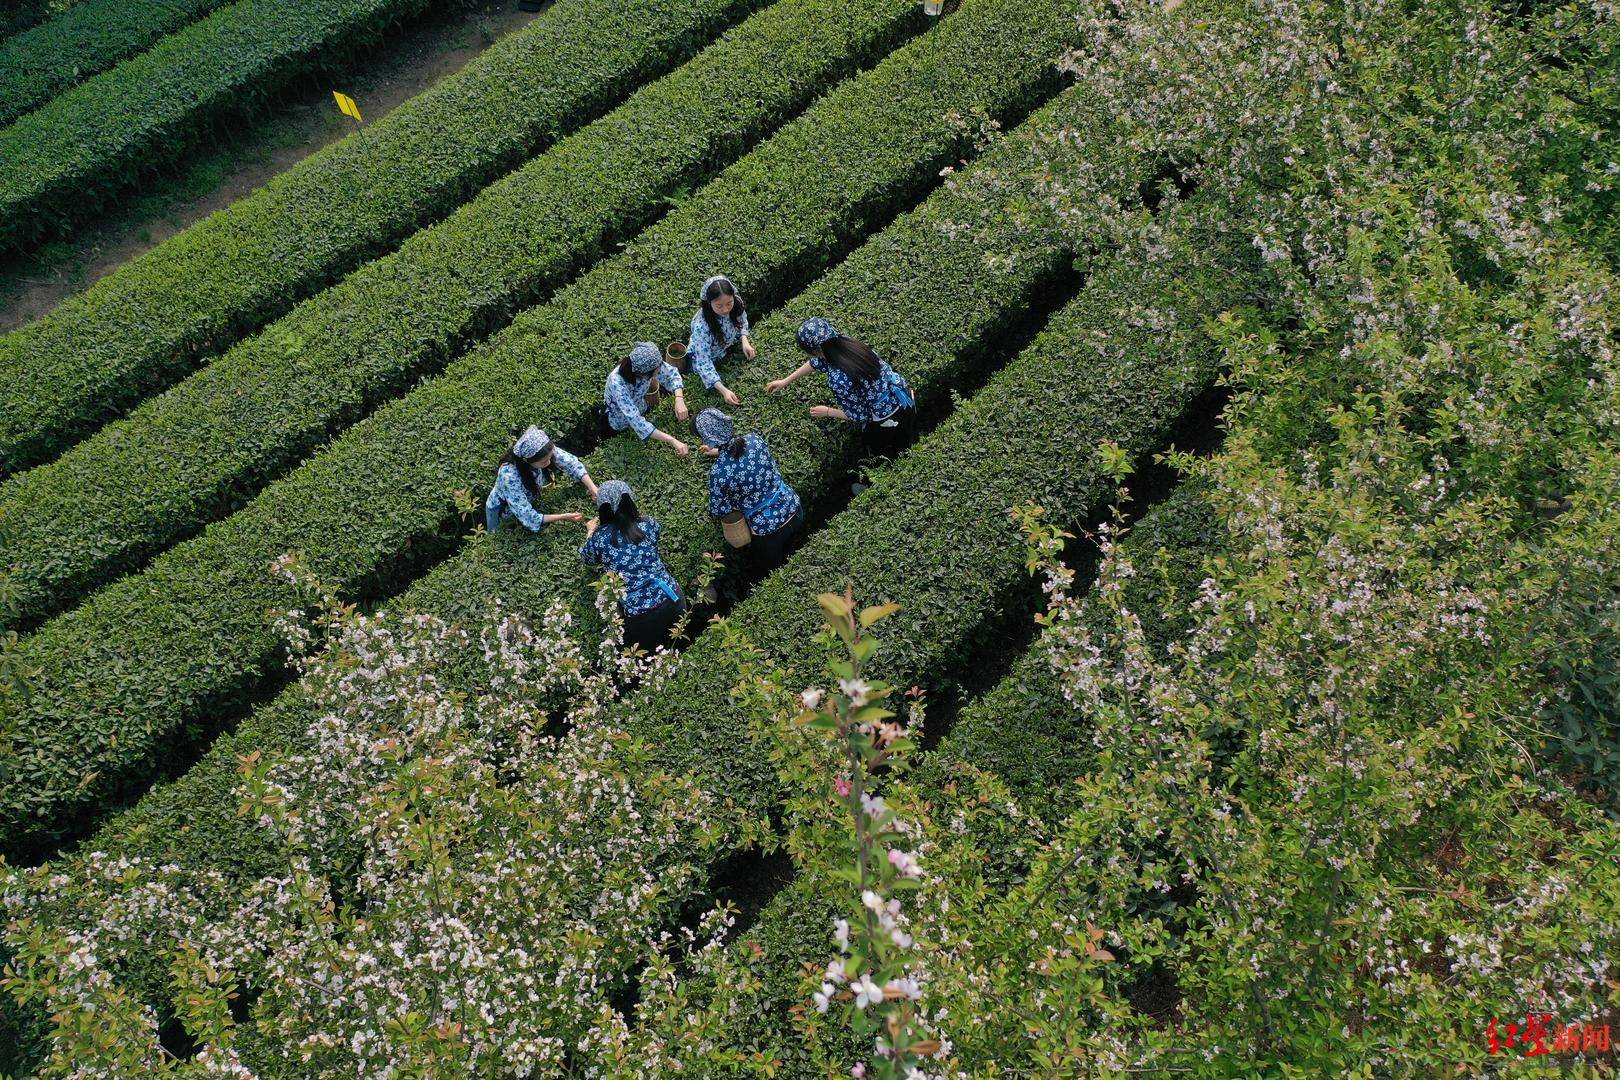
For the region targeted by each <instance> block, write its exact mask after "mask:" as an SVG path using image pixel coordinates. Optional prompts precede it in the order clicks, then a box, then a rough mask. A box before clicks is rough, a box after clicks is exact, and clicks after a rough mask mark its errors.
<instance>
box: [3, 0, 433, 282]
mask: <svg viewBox="0 0 1620 1080" xmlns="http://www.w3.org/2000/svg"><path fill="white" fill-rule="evenodd" d="M427 7H428V0H330V2H328V3H324V4H308V3H303V2H301V0H245V2H242V3H237V4H232V5H231V6H230V7H226V8H221V9H220V10H219V11H216V12H214V13H213V14H212V15H210V16H208V17H207V18H205V19H202V20H200V21H199V22H195V23H193V24H192V25H190V26H189V27H187V28H186V29H184V30H181V31H180V32H179V33H177V34H174V35H173V36H171V37H167V38H164V39H163V40H162V41H160V42H158V44H157V45H156V46H155V47H154V48H152V49H151V50H150V51H148V52H145V53H142V54H141V55H140V56H137V57H135V58H133V59H131V60H127V61H125V62H124V63H122V64H119V65H118V66H117V67H115V68H113V69H112V70H111V71H107V72H103V73H102V74H100V75H97V76H96V77H95V78H93V79H89V80H87V81H85V82H82V83H80V84H79V85H78V86H75V87H73V88H72V89H71V90H68V91H67V92H65V93H63V94H62V95H61V96H60V97H57V98H55V99H54V100H52V101H51V102H50V103H49V104H48V105H46V106H44V107H43V108H40V109H36V110H35V111H33V112H31V113H29V114H28V115H26V116H24V117H22V118H21V119H20V120H18V121H17V122H16V123H14V124H12V125H11V126H10V127H8V128H6V129H5V130H4V131H0V162H4V163H5V168H4V169H3V170H0V252H7V251H14V250H17V249H20V248H25V247H28V246H29V245H31V244H33V243H34V242H36V241H38V240H39V239H41V238H42V237H50V236H55V235H59V234H61V233H63V232H65V231H66V230H67V229H68V228H69V227H71V226H72V225H73V224H74V223H76V222H77V221H79V220H80V219H82V218H83V217H84V216H86V215H87V214H89V213H90V212H91V211H92V210H93V209H94V208H95V207H97V206H99V205H101V204H102V201H103V199H104V198H105V197H106V196H109V195H112V194H113V193H115V192H117V191H118V190H120V189H122V188H123V187H125V186H127V185H128V184H129V183H130V180H131V178H132V177H135V176H138V175H139V174H140V173H141V172H142V171H143V170H145V169H150V168H152V167H153V164H152V163H153V162H156V161H160V160H163V159H166V158H172V157H174V156H177V155H179V154H181V153H184V152H185V151H186V150H187V149H189V147H190V146H191V145H192V144H193V142H194V141H195V140H196V138H197V137H198V135H199V134H200V133H202V132H203V131H205V130H206V129H207V127H208V126H209V125H210V124H213V123H218V122H220V121H223V120H225V119H227V118H230V117H232V116H237V115H240V114H242V113H244V112H248V111H250V110H252V109H253V108H255V107H256V106H259V105H261V104H262V103H263V102H264V100H265V99H267V98H268V97H270V96H271V95H273V94H275V93H276V92H277V91H279V90H280V89H281V88H282V87H285V86H287V85H289V84H290V83H291V82H292V81H293V80H295V79H297V78H299V77H300V76H305V75H315V74H319V73H321V72H325V71H332V70H335V69H336V67H337V65H338V64H340V63H341V62H342V61H343V59H345V58H346V57H347V56H349V55H352V54H353V53H354V52H355V51H357V50H358V49H360V48H362V47H364V46H365V45H367V44H369V43H370V42H371V41H372V40H375V39H376V38H377V37H378V36H379V35H380V34H382V33H383V32H384V31H386V30H387V29H389V28H390V27H392V26H394V25H397V24H399V23H401V22H404V21H406V20H409V19H411V18H413V17H415V16H417V15H419V14H421V13H422V12H423V11H425V10H426V9H427Z"/></svg>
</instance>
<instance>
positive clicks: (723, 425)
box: [692, 409, 737, 450]
mask: <svg viewBox="0 0 1620 1080" xmlns="http://www.w3.org/2000/svg"><path fill="white" fill-rule="evenodd" d="M692 426H693V427H695V428H697V433H698V437H699V438H701V439H702V440H703V445H704V446H712V447H714V448H715V449H716V450H718V449H719V448H720V447H722V446H724V445H726V443H728V442H730V441H731V440H732V439H734V438H736V437H737V425H736V424H734V423H732V421H731V417H729V416H727V415H726V414H725V413H723V412H721V411H720V410H719V409H704V410H703V411H702V412H700V413H698V414H697V419H695V420H693V421H692Z"/></svg>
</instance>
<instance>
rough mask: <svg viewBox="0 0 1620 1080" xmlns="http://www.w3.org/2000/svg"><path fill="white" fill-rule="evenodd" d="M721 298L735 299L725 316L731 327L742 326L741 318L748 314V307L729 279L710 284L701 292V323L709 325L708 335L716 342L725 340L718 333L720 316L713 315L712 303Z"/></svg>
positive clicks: (723, 336)
mask: <svg viewBox="0 0 1620 1080" xmlns="http://www.w3.org/2000/svg"><path fill="white" fill-rule="evenodd" d="M722 296H734V297H736V298H737V302H736V303H734V304H732V305H731V314H730V315H728V316H726V317H727V318H729V319H730V320H731V325H732V326H737V327H740V326H742V320H743V316H744V315H745V314H747V312H748V305H747V304H745V303H743V298H742V295H741V294H740V293H738V292H737V286H735V285H733V284H732V283H731V281H730V279H729V278H721V279H720V280H719V281H715V282H712V283H710V285H709V287H708V288H706V289H704V290H703V308H702V310H703V321H704V322H706V323H708V324H709V333H711V334H713V335H714V340H716V341H724V340H726V336H725V335H724V334H722V333H721V332H720V316H718V315H716V314H715V313H714V301H715V300H718V299H719V298H720V297H722Z"/></svg>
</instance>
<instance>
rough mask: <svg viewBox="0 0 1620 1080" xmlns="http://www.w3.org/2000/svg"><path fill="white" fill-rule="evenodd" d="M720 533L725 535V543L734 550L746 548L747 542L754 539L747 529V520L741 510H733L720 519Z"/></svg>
mask: <svg viewBox="0 0 1620 1080" xmlns="http://www.w3.org/2000/svg"><path fill="white" fill-rule="evenodd" d="M720 531H721V532H722V533H724V534H725V537H726V543H728V544H730V545H731V546H732V547H734V548H740V547H747V546H748V541H750V540H752V539H753V538H754V534H753V533H752V532H751V531H750V530H749V528H748V519H747V518H746V517H744V516H743V512H742V511H741V510H733V511H732V512H731V513H729V514H727V515H726V516H725V517H723V518H721V519H720Z"/></svg>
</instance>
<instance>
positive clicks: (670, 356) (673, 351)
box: [664, 341, 689, 375]
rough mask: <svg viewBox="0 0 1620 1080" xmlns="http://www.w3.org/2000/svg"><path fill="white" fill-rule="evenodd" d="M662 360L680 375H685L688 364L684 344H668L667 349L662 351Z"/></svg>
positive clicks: (681, 342)
mask: <svg viewBox="0 0 1620 1080" xmlns="http://www.w3.org/2000/svg"><path fill="white" fill-rule="evenodd" d="M664 359H665V360H666V361H667V362H668V363H669V366H670V367H672V368H674V369H675V370H676V371H678V372H680V373H681V374H682V375H685V374H686V368H687V364H688V363H689V361H688V360H687V358H686V342H684V341H672V342H670V343H669V348H667V349H665V350H664Z"/></svg>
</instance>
